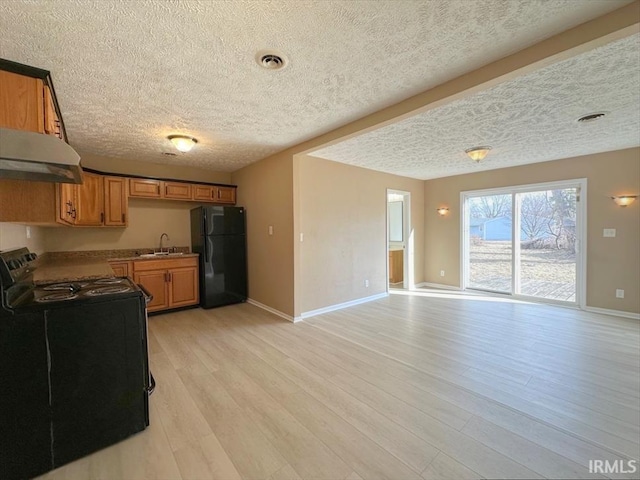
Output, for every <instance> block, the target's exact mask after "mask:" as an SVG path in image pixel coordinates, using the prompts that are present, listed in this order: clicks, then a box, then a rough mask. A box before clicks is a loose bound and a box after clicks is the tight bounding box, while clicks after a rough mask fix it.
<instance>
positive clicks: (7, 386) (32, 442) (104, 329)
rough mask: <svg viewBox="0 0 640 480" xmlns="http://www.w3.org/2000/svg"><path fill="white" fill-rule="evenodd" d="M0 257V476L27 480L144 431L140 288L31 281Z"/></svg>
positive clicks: (21, 259)
mask: <svg viewBox="0 0 640 480" xmlns="http://www.w3.org/2000/svg"><path fill="white" fill-rule="evenodd" d="M37 264H38V261H37V257H36V255H35V254H33V253H30V252H29V251H28V250H27V249H26V248H21V249H16V250H12V251H8V252H0V287H1V290H0V295H1V305H0V432H2V434H1V435H0V478H3V479H5V478H8V479H12V478H25V477H33V476H36V475H39V474H41V473H44V472H46V471H49V470H52V469H54V468H57V467H59V466H61V465H64V464H66V463H68V462H70V461H73V460H75V459H78V458H80V457H82V456H84V455H87V454H89V453H92V452H94V451H96V450H99V449H101V448H104V447H106V446H108V445H112V444H113V443H116V442H118V441H120V440H123V439H125V438H127V437H129V436H130V435H133V434H135V433H137V432H140V431H142V430H144V429H145V428H146V427H147V426H148V425H149V399H148V396H149V393H150V392H151V391H153V387H154V383H153V379H152V377H151V375H150V372H149V363H148V352H147V318H146V301H148V298H149V297H150V296H148V295H147V294H146V293H145V291H144V289H142V288H141V287H139V286H138V285H136V284H135V283H134V282H132V281H131V280H130V279H128V278H115V277H109V278H101V279H95V280H91V281H69V282H58V283H52V284H47V285H35V284H34V283H33V272H34V271H35V269H36V268H37Z"/></svg>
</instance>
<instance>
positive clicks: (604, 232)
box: [602, 228, 616, 238]
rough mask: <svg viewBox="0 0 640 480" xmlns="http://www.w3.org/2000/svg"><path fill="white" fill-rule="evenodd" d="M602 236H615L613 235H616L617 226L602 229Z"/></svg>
mask: <svg viewBox="0 0 640 480" xmlns="http://www.w3.org/2000/svg"><path fill="white" fill-rule="evenodd" d="M602 236H603V237H609V238H613V237H615V236H616V229H615V228H605V229H604V230H602Z"/></svg>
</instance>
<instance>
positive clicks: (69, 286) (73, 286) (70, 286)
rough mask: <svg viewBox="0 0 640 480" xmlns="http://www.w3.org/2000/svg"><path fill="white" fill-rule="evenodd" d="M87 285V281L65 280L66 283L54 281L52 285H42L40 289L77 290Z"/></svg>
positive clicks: (48, 290)
mask: <svg viewBox="0 0 640 480" xmlns="http://www.w3.org/2000/svg"><path fill="white" fill-rule="evenodd" d="M87 285H89V284H88V283H85V282H83V283H79V282H67V283H54V284H53V285H47V286H46V287H42V290H46V291H47V292H50V291H57V290H65V291H68V292H77V291H79V290H80V289H81V288H84V287H86V286H87Z"/></svg>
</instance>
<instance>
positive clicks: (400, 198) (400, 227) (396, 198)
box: [387, 189, 414, 290]
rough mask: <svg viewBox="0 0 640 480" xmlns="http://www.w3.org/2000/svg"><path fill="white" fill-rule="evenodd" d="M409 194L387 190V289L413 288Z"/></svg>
mask: <svg viewBox="0 0 640 480" xmlns="http://www.w3.org/2000/svg"><path fill="white" fill-rule="evenodd" d="M412 252H413V230H412V229H411V193H410V192H405V191H401V190H391V189H387V281H388V286H389V288H394V289H405V290H410V289H412V288H413V286H414V285H413V258H412V257H413V255H412Z"/></svg>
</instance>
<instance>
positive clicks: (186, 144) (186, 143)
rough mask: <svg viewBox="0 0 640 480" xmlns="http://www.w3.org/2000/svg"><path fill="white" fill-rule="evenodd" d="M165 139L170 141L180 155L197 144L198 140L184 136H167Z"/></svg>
mask: <svg viewBox="0 0 640 480" xmlns="http://www.w3.org/2000/svg"><path fill="white" fill-rule="evenodd" d="M167 138H168V139H169V140H171V143H173V144H174V145H175V147H176V148H177V149H178V150H180V151H181V152H182V153H185V152H188V151H189V150H191V149H192V148H193V146H194V145H195V144H196V143H198V140H196V139H195V138H193V137H187V136H186V135H169V136H168V137H167Z"/></svg>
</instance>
